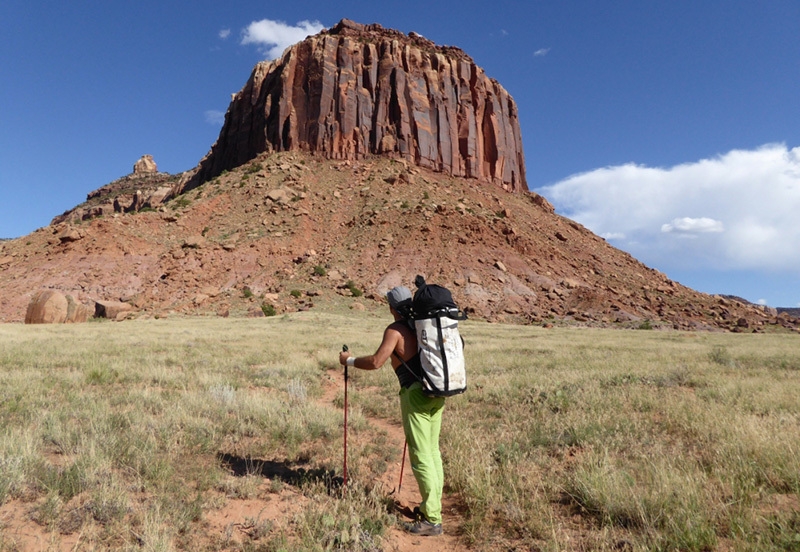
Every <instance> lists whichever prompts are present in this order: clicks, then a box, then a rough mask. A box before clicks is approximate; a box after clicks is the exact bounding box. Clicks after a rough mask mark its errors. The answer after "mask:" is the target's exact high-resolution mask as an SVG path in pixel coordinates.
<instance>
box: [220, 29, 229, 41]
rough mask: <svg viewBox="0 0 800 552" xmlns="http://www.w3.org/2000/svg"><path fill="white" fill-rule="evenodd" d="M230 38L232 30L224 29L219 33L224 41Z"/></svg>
mask: <svg viewBox="0 0 800 552" xmlns="http://www.w3.org/2000/svg"><path fill="white" fill-rule="evenodd" d="M229 36H231V30H230V29H222V30H221V31H220V32H219V37H220V38H221V39H222V40H225V39H226V38H228V37H229Z"/></svg>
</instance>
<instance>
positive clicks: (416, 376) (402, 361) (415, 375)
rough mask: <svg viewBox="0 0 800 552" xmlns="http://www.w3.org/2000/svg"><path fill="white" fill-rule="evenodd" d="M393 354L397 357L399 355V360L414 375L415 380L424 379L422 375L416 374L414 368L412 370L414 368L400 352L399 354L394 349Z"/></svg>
mask: <svg viewBox="0 0 800 552" xmlns="http://www.w3.org/2000/svg"><path fill="white" fill-rule="evenodd" d="M392 354H393V355H394V356H395V357H397V360H399V361H400V363H401V364H402V365H403V366H404V367H405V369H406V370H408V373H409V374H411V375H412V376H414V379H415V380H417V381H422V378H420V376H419V375H418V374H415V373H414V370H412V369H411V366H409V365H408V364H406V361H405V360H403V358H402V357H401V356H400V355H398V354H397V351H392Z"/></svg>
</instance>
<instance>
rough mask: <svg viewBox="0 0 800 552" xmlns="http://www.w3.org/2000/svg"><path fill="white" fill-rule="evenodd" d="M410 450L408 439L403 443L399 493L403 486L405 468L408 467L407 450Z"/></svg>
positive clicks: (398, 485)
mask: <svg viewBox="0 0 800 552" xmlns="http://www.w3.org/2000/svg"><path fill="white" fill-rule="evenodd" d="M407 448H408V439H406V440H404V441H403V459H402V460H401V461H400V482H399V483H398V484H397V492H398V493H399V492H400V487H402V486H403V468H405V467H406V449H407Z"/></svg>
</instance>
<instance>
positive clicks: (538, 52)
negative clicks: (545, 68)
mask: <svg viewBox="0 0 800 552" xmlns="http://www.w3.org/2000/svg"><path fill="white" fill-rule="evenodd" d="M549 51H550V48H539V49H538V50H536V51H535V52H534V53H533V57H544V56H546V55H547V53H548V52H549Z"/></svg>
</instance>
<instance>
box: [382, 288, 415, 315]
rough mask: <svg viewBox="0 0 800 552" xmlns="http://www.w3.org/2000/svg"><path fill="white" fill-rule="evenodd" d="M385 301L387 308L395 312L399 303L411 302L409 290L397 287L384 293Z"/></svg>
mask: <svg viewBox="0 0 800 552" xmlns="http://www.w3.org/2000/svg"><path fill="white" fill-rule="evenodd" d="M386 299H388V300H389V306H390V307H392V308H393V309H395V310H396V309H397V306H398V305H399V304H400V303H402V302H404V301H409V300H411V290H409V289H408V288H407V287H406V286H397V287H395V288H392V289H390V290H389V291H388V292H387V293H386Z"/></svg>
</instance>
